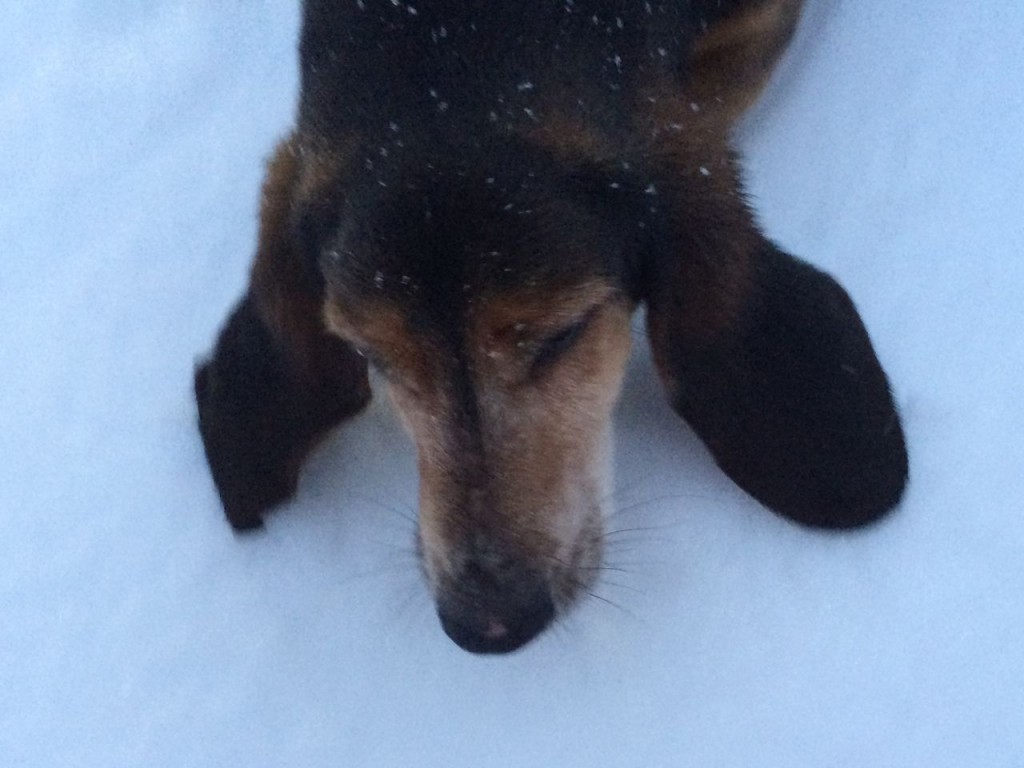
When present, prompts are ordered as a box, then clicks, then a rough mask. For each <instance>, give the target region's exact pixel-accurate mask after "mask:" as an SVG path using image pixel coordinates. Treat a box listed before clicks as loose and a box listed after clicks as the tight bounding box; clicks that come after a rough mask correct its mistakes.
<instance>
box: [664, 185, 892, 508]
mask: <svg viewBox="0 0 1024 768" xmlns="http://www.w3.org/2000/svg"><path fill="white" fill-rule="evenodd" d="M720 192H721V193H720V194H718V195H717V196H716V195H715V194H714V193H712V194H711V195H710V196H709V197H707V198H702V199H701V200H700V201H697V200H693V199H690V200H688V201H685V203H686V207H685V208H678V207H676V208H675V209H674V210H673V211H672V212H671V214H670V215H669V216H668V220H669V221H668V223H667V224H666V226H665V227H664V229H663V230H662V231H661V233H660V239H659V242H658V244H657V246H656V248H655V252H654V253H653V255H652V256H651V263H650V264H649V265H648V266H649V268H648V270H647V273H646V277H645V282H646V290H645V298H646V302H647V313H648V315H647V320H648V333H649V336H650V341H651V345H652V348H653V352H654V358H655V361H656V364H657V367H658V370H659V373H660V375H661V377H662V380H663V382H664V384H665V386H666V388H667V391H668V396H669V398H670V400H671V404H672V406H673V407H674V409H675V410H676V411H677V412H678V413H679V414H680V415H681V416H682V417H683V418H684V419H686V421H687V422H689V424H690V425H691V426H692V427H693V428H694V430H695V431H696V432H697V434H698V435H699V436H700V437H701V439H702V440H703V441H704V442H705V444H706V445H707V447H708V448H709V449H710V451H711V453H712V454H713V456H714V458H715V460H716V461H717V462H718V464H719V466H721V468H722V469H723V470H724V471H725V472H726V473H727V474H728V475H729V476H730V477H731V478H732V479H733V480H734V481H735V482H736V483H737V484H738V485H739V486H740V487H742V488H743V489H744V490H746V491H747V492H748V493H750V494H751V495H752V496H754V497H755V498H756V499H758V500H759V501H760V502H762V503H763V504H764V505H765V506H767V507H769V508H770V509H772V510H774V511H776V512H778V513H780V514H782V515H784V516H786V517H788V518H791V519H793V520H795V521H797V522H800V523H803V524H805V525H811V526H819V527H825V528H849V527H853V526H858V525H862V524H866V523H869V522H871V521H873V520H875V519H877V518H878V517H880V516H881V515H883V514H884V513H885V512H886V511H887V510H889V509H890V508H892V507H893V506H894V505H895V504H896V503H897V502H898V501H899V499H900V497H901V495H902V493H903V489H904V486H905V484H906V481H907V452H906V446H905V443H904V437H903V431H902V429H901V426H900V421H899V417H898V415H897V412H896V408H895V405H894V404H893V400H892V396H891V394H890V391H889V385H888V381H887V380H886V376H885V374H884V372H883V371H882V368H881V366H880V364H879V362H878V359H877V357H876V356H875V352H874V350H873V349H872V346H871V342H870V340H869V338H868V334H867V331H866V330H865V328H864V324H863V323H862V322H861V318H860V316H859V315H858V313H857V310H856V308H855V307H854V305H853V302H852V301H851V300H850V298H849V296H848V295H847V293H846V292H845V291H844V290H843V289H842V288H841V287H840V286H839V284H838V283H836V281H835V280H833V279H832V278H831V277H829V276H828V275H826V274H824V273H823V272H820V271H819V270H817V269H815V268H813V267H811V266H809V265H808V264H806V263H804V262H802V261H799V260H797V259H795V258H793V257H792V256H789V255H787V254H785V253H783V252H782V251H781V250H779V249H778V248H777V247H776V246H775V245H773V244H772V243H771V242H769V241H768V240H766V239H765V238H764V237H763V236H761V234H760V233H759V232H758V231H757V229H756V227H755V226H754V225H753V223H752V221H751V218H750V215H749V213H748V212H747V210H746V208H745V206H743V204H742V202H741V201H740V200H739V198H738V195H737V194H735V193H734V192H733V191H730V190H729V189H724V190H720ZM675 204H676V205H677V206H678V205H679V204H680V200H679V199H677V200H676V201H675Z"/></svg>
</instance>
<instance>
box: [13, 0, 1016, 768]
mask: <svg viewBox="0 0 1024 768" xmlns="http://www.w3.org/2000/svg"><path fill="white" fill-rule="evenodd" d="M293 6H294V3H291V2H262V3H200V2H189V1H187V0H185V1H182V0H153V1H152V2H149V3H144V4H137V3H127V4H126V3H123V2H115V1H114V0H92V1H91V2H89V3H80V2H73V0H63V1H55V2H53V3H50V4H48V5H47V7H46V8H47V10H46V13H45V17H44V15H43V11H42V10H41V8H42V6H37V4H30V3H15V4H14V5H13V7H10V8H6V9H5V21H4V24H3V25H2V26H0V113H2V114H3V116H4V118H3V120H2V121H0V178H2V179H3V180H4V184H3V185H2V187H0V242H2V243H3V244H4V253H5V258H4V260H3V268H2V270H0V296H2V297H3V301H2V302H0V327H2V328H3V329H4V339H3V343H2V344H0V371H2V374H0V414H2V425H3V427H2V429H0V456H2V457H3V461H2V462H0V612H2V613H0V756H2V758H0V762H2V763H3V765H5V766H12V767H21V766H31V767H32V768H38V767H40V766H70V765H74V766H104V767H105V768H107V767H110V766H147V768H160V767H161V766H174V767H176V768H180V766H233V765H251V766H292V765H294V766H304V767H307V768H317V767H318V766H328V765H330V766H335V765H347V766H392V765H415V766H442V765H443V766H468V765H488V766H516V767H517V768H523V767H530V766H542V767H551V768H554V767H557V768H572V767H573V766H588V767H590V766H610V767H617V766H623V767H626V766H628V767H631V768H632V767H636V768H642V767H643V766H682V765H695V766H710V765H716V766H750V765H763V766H772V767H773V768H778V767H785V766H802V767H806V766H863V765H870V766H929V767H932V768H934V767H938V766H965V765H970V766H1019V765H1022V764H1024V598H1022V586H1024V516H1022V510H1024V471H1022V467H1024V405H1022V402H1021V397H1020V393H1021V387H1020V378H1019V377H1020V374H1021V372H1022V371H1024V333H1022V332H1021V323H1022V321H1024V259H1022V253H1024V226H1022V225H1021V211H1022V201H1024V139H1022V134H1021V126H1022V125H1024V69H1022V64H1021V61H1022V53H1024V48H1022V43H1021V41H1022V40H1024V6H1021V5H1020V4H1019V3H1012V2H1001V3H987V4H976V5H973V6H971V9H970V11H969V12H965V11H964V10H963V3H961V2H954V0H936V2H933V3H931V4H929V7H928V10H927V12H926V13H921V8H919V7H918V4H916V3H893V2H888V1H887V0H859V2H856V3H854V2H838V3H828V2H825V1H824V0H817V1H816V2H811V4H810V7H809V9H808V12H807V14H806V18H805V20H804V23H803V24H802V26H801V29H800V32H799V35H798V38H797V40H796V42H795V44H794V47H793V50H792V51H791V54H790V55H789V56H788V58H787V60H786V62H785V64H784V66H783V67H782V69H781V70H780V71H779V73H778V76H777V78H776V79H775V81H774V83H773V85H772V87H771V88H770V90H769V92H768V94H767V95H766V98H765V100H764V101H763V102H762V103H761V104H760V105H759V106H758V107H757V108H756V109H755V111H754V112H753V113H752V114H751V115H750V117H749V118H748V120H747V121H746V123H745V124H744V126H743V127H742V129H741V131H740V137H739V139H740V143H741V146H742V148H743V151H744V154H745V155H746V157H747V167H748V169H749V186H750V190H751V193H752V197H753V199H754V200H755V202H756V205H757V207H758V209H759V211H760V215H761V218H762V221H763V223H764V225H765V228H766V229H767V231H768V232H770V233H771V235H772V236H773V237H775V238H776V239H777V240H778V241H779V242H780V243H782V244H783V245H784V246H785V247H786V248H788V249H790V250H792V251H793V252H796V253H798V254H801V255H804V256H806V257H807V258H810V259H811V260H812V261H814V262H815V263H817V264H819V265H822V266H824V267H825V268H827V269H829V270H830V271H832V272H833V273H834V274H836V275H837V276H838V277H839V278H840V279H841V281H842V282H843V283H844V284H845V285H846V286H847V288H848V289H849V290H850V292H851V293H852V295H853V296H854V297H855V299H856V301H857V303H858V305H859V307H860V309H861V310H862V312H863V314H864V317H865V320H866V323H867V325H868V327H869V329H870V330H871V332H872V334H873V337H874V340H875V342H876V346H877V349H878V351H879V355H880V357H881V359H882V360H883V362H884V364H885V365H886V367H887V369H888V371H889V373H890V376H891V378H892V380H893V384H894V388H895V392H896V395H897V399H898V401H899V403H900V405H901V408H902V410H903V413H904V417H905V425H906V428H907V433H908V438H909V444H910V448H911V452H912V485H911V487H910V491H909V494H908V496H907V498H906V501H905V503H904V504H903V506H902V508H901V509H900V511H899V512H898V514H896V515H894V516H893V517H891V518H889V519H888V520H887V521H886V522H885V523H883V524H882V525H880V526H878V527H876V528H874V529H871V530H867V531H863V532H858V533H853V534H846V535H825V534H819V533H811V532H807V531H803V530H800V529H798V528H796V527H794V526H792V525H789V524H787V523H785V522H784V521H782V520H779V519H777V518H775V517H772V516H771V515H769V514H768V513H766V512H764V511H763V510H761V509H760V508H758V507H757V505H756V504H755V503H754V502H752V501H751V500H750V499H748V498H746V497H745V496H744V495H743V494H742V493H741V492H740V491H739V490H737V489H736V488H735V487H734V486H732V485H731V484H730V483H729V481H728V480H727V479H726V478H725V477H724V476H723V475H722V474H721V473H720V472H719V471H718V470H717V469H716V468H715V467H714V465H713V464H712V462H711V461H710V459H709V458H708V456H707V454H706V453H705V451H704V449H703V448H702V447H701V446H700V445H699V443H698V442H697V440H696V439H695V438H694V437H693V436H692V434H691V433H689V432H688V430H687V429H686V428H685V426H684V425H682V424H681V423H680V422H679V421H678V420H676V419H675V418H674V417H673V416H672V415H671V413H670V412H669V410H668V408H667V406H666V405H664V403H663V400H662V398H661V395H660V392H659V391H658V386H657V383H656V381H655V377H654V375H653V371H652V368H651V363H650V361H649V355H648V353H647V350H646V348H645V347H644V346H643V345H642V344H639V345H638V349H637V352H636V355H635V359H634V363H633V365H632V367H631V370H630V376H629V381H628V382H627V386H626V392H625V396H624V399H623V401H622V403H621V406H620V408H619V410H618V414H617V431H618V463H617V468H616V481H617V486H618V488H619V491H618V492H617V494H616V496H615V497H614V502H615V506H616V508H617V510H618V511H617V513H616V514H615V516H614V517H613V519H612V522H611V527H612V528H613V529H616V530H620V529H621V531H622V532H621V533H619V534H615V535H613V539H614V541H615V543H614V544H612V546H611V550H610V552H609V555H608V563H607V564H608V565H610V566H612V567H614V568H617V569H621V572H619V571H610V572H609V574H608V578H607V579H606V580H605V582H604V583H602V584H601V585H600V586H599V587H598V590H597V591H598V594H599V595H600V596H601V597H603V598H605V599H606V600H607V601H610V602H603V601H602V600H597V599H595V600H591V601H588V602H587V603H585V604H584V605H582V606H581V607H580V609H579V610H578V611H577V612H576V613H575V614H573V615H572V616H570V617H569V618H568V619H567V620H565V621H564V622H562V623H561V624H559V625H558V626H556V627H555V628H554V629H553V630H552V631H550V632H548V633H547V634H546V635H545V636H543V637H542V638H541V639H539V640H538V641H537V642H535V643H533V644H531V645H530V646H528V647H527V648H526V649H524V650H523V651H522V652H520V653H517V654H515V655H512V656H508V657H499V658H479V657H475V656H472V655H469V654H467V653H465V652H463V651H461V650H459V649H458V648H457V647H456V646H455V645H454V644H452V643H451V642H450V641H449V640H448V639H447V638H446V637H445V636H444V634H443V633H442V632H441V630H440V628H439V626H438V624H437V620H436V618H435V617H434V615H433V609H432V607H431V604H430V601H429V598H428V596H427V594H426V592H425V589H424V587H423V586H422V584H421V579H420V574H419V570H418V567H417V565H416V561H415V554H414V552H413V549H412V530H413V524H412V522H411V520H412V518H411V515H412V514H414V505H415V498H416V476H415V465H414V456H413V453H412V450H411V448H410V446H409V444H408V442H407V440H406V438H405V437H404V436H403V434H402V431H401V429H400V427H399V426H398V424H397V422H396V419H395V417H394V415H393V414H392V413H391V411H390V409H389V407H388V406H387V404H386V401H385V399H384V398H378V399H377V400H376V401H375V403H374V404H373V405H372V407H371V408H370V410H369V411H368V412H367V413H366V414H365V415H364V416H362V417H361V418H360V419H359V420H358V421H356V422H354V423H353V424H352V425H351V426H350V427H349V428H347V429H345V430H343V431H342V432H341V433H340V434H339V435H338V436H337V438H336V439H334V440H333V441H332V442H331V443H330V444H329V445H327V446H325V448H324V449H323V450H322V451H320V452H319V453H318V454H317V455H316V456H315V457H314V458H313V460H312V461H311V463H310V465H309V467H308V470H307V471H306V473H305V475H304V478H303V482H302V486H301V489H300V493H299V497H298V499H297V500H296V501H295V502H294V503H293V504H292V505H291V506H290V507H289V508H287V509H286V510H283V511H282V512H281V513H279V514H277V515H276V516H274V517H272V518H271V519H270V521H269V524H268V527H267V530H265V531H264V532H262V533H259V534H257V535H253V536H246V537H243V538H237V537H235V536H233V535H232V534H231V533H230V531H229V529H228V527H227V525H226V524H225V523H224V522H223V520H222V518H221V514H220V511H219V508H218V504H217V499H216V495H215V493H214V489H213V487H212V485H211V482H210V480H209V477H208V474H207V471H206V468H205V463H204V459H203V456H202V450H201V446H200V443H199V439H198V435H197V432H196V429H195V423H194V422H195V412H194V406H193V404H192V398H191V388H190V386H191V385H190V373H191V368H192V365H193V362H194V360H195V359H196V357H197V356H199V355H201V354H203V353H205V352H206V351H207V350H208V349H209V347H210V344H211V342H212V340H213V335H214V333H215V331H216V329H217V327H218V325H219V323H220V322H221V320H222V319H223V317H224V315H225V312H226V311H227V309H228V307H229V305H230V304H231V302H232V301H233V300H234V299H235V298H236V297H237V296H238V295H239V293H240V291H241V290H242V287H243V285H244V281H245V276H246V270H247V266H248V261H249V257H250V253H251V250H252V247H253V242H254V237H255V213H256V208H257V203H258V197H259V182H260V177H261V173H262V168H261V162H262V160H263V158H265V157H266V156H267V154H268V152H269V150H270V148H271V147H272V145H273V142H274V141H275V139H276V138H277V137H279V136H280V135H282V133H283V132H284V131H285V130H286V129H287V126H288V123H289V121H290V118H291V115H292V109H293V103H294V98H295V92H296V86H297V74H296V65H295V60H294V39H295V36H296V33H297V23H298V19H297V11H296V9H295V8H294V7H293Z"/></svg>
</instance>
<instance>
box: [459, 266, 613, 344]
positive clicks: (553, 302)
mask: <svg viewBox="0 0 1024 768" xmlns="http://www.w3.org/2000/svg"><path fill="white" fill-rule="evenodd" d="M615 293H616V289H615V288H614V287H613V286H612V285H610V284H609V283H607V282H605V281H603V280H596V279H595V280H588V281H587V282H585V283H582V284H580V285H575V286H572V287H568V288H562V289H549V288H539V287H536V286H535V287H528V288H522V289H518V290H516V291H513V292H510V293H503V294H501V295H498V296H494V297H490V298H487V299H486V300H485V301H482V302H480V304H479V306H477V307H476V308H475V309H474V310H473V311H472V317H471V319H470V329H471V332H472V333H473V336H474V338H475V339H476V340H478V341H482V342H493V341H502V340H505V339H506V338H512V337H516V336H529V337H532V338H536V337H543V336H546V335H550V334H552V333H557V332H558V331H561V330H564V329H565V327H566V325H569V324H571V323H573V322H575V321H578V320H581V319H583V317H584V316H585V315H586V314H587V313H588V312H589V311H591V310H592V309H594V308H595V307H597V306H599V305H600V304H603V303H605V302H606V301H607V300H608V299H610V298H611V297H612V296H613V295H615Z"/></svg>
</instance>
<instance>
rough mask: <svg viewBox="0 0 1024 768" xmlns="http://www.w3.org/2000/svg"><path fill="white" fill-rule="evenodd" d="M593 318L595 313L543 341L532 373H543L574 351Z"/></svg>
mask: <svg viewBox="0 0 1024 768" xmlns="http://www.w3.org/2000/svg"><path fill="white" fill-rule="evenodd" d="M592 316H593V312H591V313H589V314H587V315H586V317H584V318H583V319H581V320H579V321H577V322H575V323H573V324H572V325H570V326H568V327H566V328H563V329H562V330H560V331H558V332H557V333H556V334H554V335H553V336H549V337H548V338H547V339H545V340H544V341H542V342H541V343H540V345H539V346H538V348H537V353H536V354H535V355H534V357H533V365H532V373H533V374H535V375H536V374H538V373H541V372H542V371H543V370H544V369H545V368H547V367H548V366H549V365H551V364H552V363H553V362H555V361H556V360H558V358H560V357H561V356H562V355H564V354H565V353H566V352H568V351H569V350H570V349H572V348H573V346H574V345H575V344H576V342H577V341H579V339H580V337H581V336H582V335H583V332H584V331H585V330H586V329H587V326H588V325H589V324H590V318H591V317H592Z"/></svg>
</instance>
